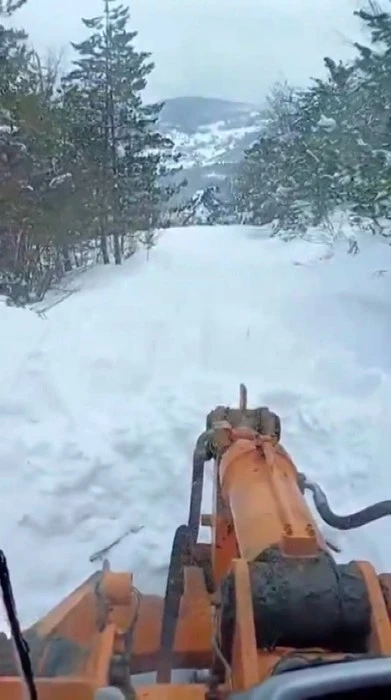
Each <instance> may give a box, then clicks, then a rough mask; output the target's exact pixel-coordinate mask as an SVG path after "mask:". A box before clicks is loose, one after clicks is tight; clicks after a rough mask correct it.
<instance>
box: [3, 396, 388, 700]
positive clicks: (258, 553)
mask: <svg viewBox="0 0 391 700" xmlns="http://www.w3.org/2000/svg"><path fill="white" fill-rule="evenodd" d="M280 433H281V427H280V421H279V418H278V416H276V415H275V414H274V413H272V412H270V411H269V410H268V409H267V408H265V407H261V408H256V409H248V407H247V396H246V390H245V387H244V386H241V395H240V405H239V408H235V409H232V408H228V407H224V406H219V407H217V408H216V409H215V410H214V411H212V412H211V413H210V414H209V415H208V417H207V424H206V431H205V432H204V433H203V434H202V435H201V436H200V438H199V439H198V441H197V444H196V448H195V451H194V457H193V475H192V490H191V499H190V510H189V519H188V523H187V524H186V525H182V526H180V527H179V528H178V529H177V531H176V533H175V537H174V541H173V546H172V554H171V560H170V562H169V570H168V575H167V586H166V591H165V595H164V597H159V596H152V595H142V594H141V593H140V592H139V591H138V590H137V588H136V587H135V586H134V582H133V577H132V575H131V574H129V573H114V572H111V571H110V570H109V566H108V562H107V561H105V562H104V564H103V568H102V570H100V571H96V572H95V573H94V574H92V576H91V577H90V578H89V579H88V580H87V581H85V582H84V583H83V584H82V585H81V586H79V588H77V589H76V590H75V591H73V593H71V594H70V595H69V596H68V597H67V598H66V599H65V600H63V601H61V602H60V603H59V605H58V606H57V607H56V608H55V609H54V610H52V611H51V612H50V613H48V615H47V616H46V617H44V618H43V619H42V620H40V621H38V622H37V623H36V624H35V625H33V626H32V627H31V628H29V629H28V630H26V631H25V632H24V637H25V639H26V641H27V643H28V645H29V654H30V660H31V664H32V668H33V678H30V683H29V684H28V687H29V688H30V690H31V682H32V684H33V687H34V688H35V690H36V691H37V694H38V695H37V697H38V699H39V700H92V698H97V697H98V696H99V697H101V699H102V700H105V698H106V697H107V700H110V698H109V695H110V694H107V693H108V691H107V687H108V686H112V687H114V688H116V689H117V692H120V694H121V697H122V698H123V697H125V698H126V700H129V699H131V698H139V700H141V699H142V700H202V699H204V700H223V699H224V698H227V697H231V695H232V696H233V697H236V693H237V692H239V693H240V691H246V690H248V689H251V688H257V687H258V686H259V689H260V690H262V692H263V689H264V692H265V693H266V694H265V695H262V696H261V695H260V696H259V697H260V700H262V699H263V697H265V698H266V697H267V698H268V699H269V700H273V698H274V695H273V692H274V690H273V689H275V688H276V687H277V689H278V688H279V690H278V693H280V694H277V695H276V696H275V697H278V698H280V700H292V699H293V696H292V697H291V696H289V693H288V695H281V688H280V686H278V684H279V683H280V684H281V683H283V684H286V686H285V685H284V688H285V687H286V688H288V690H289V687H290V686H289V683H290V682H291V681H290V679H291V680H292V681H293V679H295V680H294V682H295V683H296V686H295V687H296V688H297V687H299V688H301V690H300V693H301V694H300V693H299V695H295V696H294V698H300V699H301V698H302V699H303V700H309V698H312V697H315V695H314V690H313V689H314V687H315V686H317V687H318V688H319V687H320V686H321V684H322V683H323V684H324V683H325V682H326V681H325V678H326V680H327V683H328V684H329V686H330V687H332V686H333V684H334V686H335V687H337V686H338V688H340V687H342V686H343V688H348V689H349V688H350V689H352V688H353V686H354V687H358V686H359V685H360V684H362V685H363V686H365V687H367V689H368V692H369V693H370V691H371V688H372V689H373V687H375V686H376V687H377V688H379V687H385V686H386V685H387V683H388V684H389V685H388V686H387V688H388V690H387V692H388V691H389V690H391V659H390V660H389V661H390V667H389V669H388V666H386V667H384V664H383V665H381V664H382V663H383V662H384V657H388V656H391V624H390V618H391V575H390V574H384V575H381V576H378V575H377V573H376V572H375V570H374V568H373V567H372V566H371V564H369V563H368V562H350V563H347V564H337V563H336V562H335V561H334V559H333V557H332V555H331V553H330V552H329V548H328V545H327V543H326V542H325V540H324V538H323V536H322V534H321V532H320V531H319V529H318V527H317V525H316V522H315V521H314V519H313V517H312V513H311V510H310V508H309V506H308V505H307V502H306V500H305V498H304V491H305V489H310V490H311V491H312V492H313V496H314V500H315V504H316V506H317V508H318V510H319V512H320V513H321V514H322V515H323V517H325V518H326V520H328V522H331V523H332V524H335V526H336V527H340V528H342V529H344V528H345V529H346V528H347V527H357V526H358V525H360V524H365V522H369V521H370V520H373V519H375V518H377V517H381V516H382V515H385V514H389V513H390V512H391V508H390V504H389V503H388V502H385V503H383V504H377V505H376V506H372V507H370V508H369V509H365V510H364V511H362V512H360V513H358V514H354V515H352V516H346V517H339V516H335V515H334V514H333V513H332V512H331V511H330V509H329V508H328V504H327V500H326V499H325V496H324V494H323V492H322V491H321V490H320V488H319V487H318V486H317V485H316V484H312V483H311V482H309V481H307V480H306V478H305V477H304V475H303V474H300V473H299V472H298V471H297V469H296V467H295V464H294V463H293V461H292V459H291V458H290V456H289V455H288V454H287V452H286V451H285V449H284V448H283V447H282V445H281V444H280ZM210 461H212V462H213V470H214V479H213V484H214V495H213V508H212V513H211V514H207V515H203V514H201V500H202V491H203V478H204V469H205V465H206V463H207V462H210ZM379 513H380V516H379ZM200 525H203V526H208V527H209V528H210V531H211V537H210V543H209V544H207V543H203V542H200V541H199V537H198V536H199V528H200ZM0 573H1V567H0ZM3 592H4V588H3ZM9 612H10V613H11V615H12V609H11V611H9ZM23 653H24V652H23V650H22V652H21V656H22V659H21V660H22V661H23ZM372 657H383V661H382V660H381V659H379V658H377V659H376V658H375V659H373V658H372ZM363 659H364V661H363ZM371 659H372V661H373V662H374V663H375V662H376V664H377V665H376V668H375V666H374V665H373V664H372V665H370V660H371ZM348 660H349V663H348ZM17 661H18V663H16V662H15V651H14V648H13V646H12V645H11V644H10V642H9V641H8V640H7V639H6V638H5V637H3V638H2V639H1V637H0V694H1V698H2V700H3V698H4V700H17V699H18V700H19V698H20V697H21V695H20V694H21V688H22V683H21V679H20V677H19V673H18V672H19V661H20V654H19V655H18V658H17ZM343 662H344V663H343ZM353 663H354V664H355V665H354V666H352V664H353ZM360 664H361V665H360ZM362 664H364V666H363V665H362ZM365 664H369V666H368V669H369V670H368V669H367V666H365ZM379 664H380V665H379ZM364 667H365V668H364ZM342 668H343V669H344V670H343V673H342V671H341V669H342ZM350 668H352V670H351V671H350ZM175 669H191V670H192V671H193V673H194V672H195V671H199V672H200V671H202V672H203V673H204V678H203V679H200V678H199V677H198V678H197V679H196V678H193V680H190V679H189V681H188V682H187V683H175V682H174V679H173V675H172V672H173V671H174V670H175ZM319 669H320V671H319ZM323 669H327V675H326V676H322V675H321V674H322V672H323ZM346 669H348V670H346ZM388 671H389V674H388V675H387V673H388ZM147 672H156V682H148V683H147V684H144V685H141V684H140V683H139V682H138V675H139V674H142V673H147ZM205 674H206V675H205ZM292 674H293V675H292ZM295 674H296V675H295ZM297 674H299V675H297ZM300 674H301V675H300ZM303 674H304V676H305V677H306V678H307V679H309V680H308V681H306V684H307V686H308V688H309V685H308V684H309V681H310V680H311V679H313V680H311V683H312V686H311V688H310V689H309V690H308V688H307V691H305V689H304V685H305V684H303V683H302V681H301V680H300V679H302V678H303V677H304V676H303ZM316 674H318V675H316ZM338 674H339V675H338ZM349 674H350V675H349ZM371 674H372V675H371ZM376 674H377V676H376V682H374V683H372V680H371V679H372V677H374V675H376ZM27 676H28V672H27ZM341 678H342V680H341ZM338 679H340V680H338ZM368 679H369V680H368ZM153 680H154V679H153ZM27 681H29V679H28V678H27ZM196 681H197V682H196ZM300 683H302V685H300ZM338 683H340V685H338ZM341 683H342V685H341ZM370 683H372V686H371V685H370ZM297 684H298V685H297ZM330 684H331V685H330ZM310 685H311V684H310ZM334 686H333V687H334ZM322 687H323V686H322ZM360 687H361V685H360ZM102 689H104V690H103V691H102ZM102 692H103V695H102ZM256 692H258V690H257V691H256ZM284 692H285V691H284ZM287 692H288V691H287ZM305 692H307V695H305ZM97 693H98V695H97ZM308 693H310V694H308ZM311 693H312V695H311ZM105 694H106V695H105ZM324 694H325V693H324ZM30 695H31V693H30ZM110 697H111V696H110ZM238 697H239V696H238ZM251 697H252V700H253V698H254V700H257V698H255V696H251ZM257 697H258V696H257ZM338 697H339V698H340V697H342V696H341V695H338ZM353 697H354V696H352V695H350V696H349V698H350V700H351V699H352V698H353ZM360 697H362V696H360ZM31 698H33V696H32V695H31ZM33 700H35V699H33Z"/></svg>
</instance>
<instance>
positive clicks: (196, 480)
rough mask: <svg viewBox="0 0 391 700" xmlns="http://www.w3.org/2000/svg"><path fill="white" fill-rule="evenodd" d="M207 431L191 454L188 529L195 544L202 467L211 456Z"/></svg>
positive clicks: (199, 511)
mask: <svg viewBox="0 0 391 700" xmlns="http://www.w3.org/2000/svg"><path fill="white" fill-rule="evenodd" d="M208 437H209V433H208V431H205V432H204V433H201V435H200V436H199V438H198V440H197V442H196V446H195V448H194V452H193V474H192V480H191V495H190V508H189V519H188V527H189V529H190V532H191V536H192V540H193V542H197V539H198V533H199V529H200V519H201V502H202V491H203V485H204V466H205V462H208V461H209V460H210V459H211V458H212V455H211V454H210V452H209V448H208Z"/></svg>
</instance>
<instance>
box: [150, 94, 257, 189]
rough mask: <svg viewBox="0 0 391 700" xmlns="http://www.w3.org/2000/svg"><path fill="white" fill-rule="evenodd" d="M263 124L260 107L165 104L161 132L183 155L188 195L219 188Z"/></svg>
mask: <svg viewBox="0 0 391 700" xmlns="http://www.w3.org/2000/svg"><path fill="white" fill-rule="evenodd" d="M264 123H265V121H264V118H263V117H262V111H261V109H260V108H259V107H256V106H254V105H251V104H246V103H242V102H230V101H227V100H218V99H211V98H202V97H179V98H174V99H170V100H167V101H166V103H165V106H164V108H163V110H162V114H161V122H160V125H161V128H162V129H163V131H164V132H165V133H167V134H168V135H169V136H170V137H171V138H172V139H173V141H174V143H175V145H176V148H177V150H178V151H180V152H181V153H182V156H183V159H182V161H181V163H182V165H183V167H184V169H185V176H186V177H187V178H188V180H189V190H188V191H189V192H191V193H193V192H194V191H196V190H198V189H200V188H202V187H206V186H208V185H211V184H219V185H221V183H222V182H223V181H224V179H225V177H226V176H227V175H229V174H230V173H231V172H232V168H233V166H235V164H236V163H237V162H238V161H239V160H240V159H241V157H242V155H243V152H244V150H245V149H246V148H248V147H249V146H250V145H251V143H252V142H253V141H254V139H255V137H256V136H257V134H259V132H260V130H261V129H262V126H263V124H264Z"/></svg>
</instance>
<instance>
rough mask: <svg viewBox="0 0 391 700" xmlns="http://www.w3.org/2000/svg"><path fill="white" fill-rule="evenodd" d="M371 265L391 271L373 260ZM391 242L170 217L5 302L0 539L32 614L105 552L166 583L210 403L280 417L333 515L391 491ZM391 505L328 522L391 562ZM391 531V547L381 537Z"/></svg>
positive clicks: (360, 549) (23, 611)
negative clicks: (58, 286)
mask: <svg viewBox="0 0 391 700" xmlns="http://www.w3.org/2000/svg"><path fill="white" fill-rule="evenodd" d="M379 269H386V270H387V269H389V270H390V272H389V273H388V274H385V275H376V274H374V273H376V271H377V270H379ZM390 299H391V248H390V247H388V246H386V245H385V244H384V242H382V241H374V240H373V239H370V240H368V242H367V244H366V245H365V246H364V248H363V249H362V252H361V253H360V254H359V255H357V256H351V255H349V256H348V255H346V243H345V244H344V245H342V244H341V246H340V249H337V250H336V251H335V254H334V255H333V257H331V258H330V257H328V256H327V249H326V248H325V246H324V245H321V244H319V243H318V244H316V243H312V244H311V243H308V242H294V243H283V242H281V241H279V240H276V239H265V238H263V237H262V236H260V235H259V232H257V231H256V230H253V229H248V228H238V227H229V228H220V227H216V228H213V229H209V228H195V229H187V230H172V231H170V232H168V233H166V234H165V235H164V236H163V237H162V238H161V240H160V242H159V244H158V247H157V248H156V249H155V250H153V251H152V252H151V255H150V259H149V261H146V258H145V254H140V255H139V256H138V257H136V258H134V259H132V260H130V261H129V262H128V263H127V264H125V265H124V266H123V268H121V269H118V268H116V269H115V268H114V267H113V268H110V269H102V268H99V269H94V270H92V271H90V272H88V273H86V275H84V277H83V287H82V290H81V291H80V292H78V293H77V294H74V295H73V296H71V297H70V298H69V299H68V300H66V301H64V302H63V303H62V304H60V305H58V306H56V307H54V308H53V309H52V310H51V311H50V312H49V313H48V316H47V319H40V318H38V317H37V316H36V315H35V314H32V313H31V312H29V311H22V310H15V309H9V308H7V307H5V305H4V304H1V305H0V334H1V341H2V342H1V347H0V465H1V470H0V487H1V494H2V499H1V512H0V525H1V546H2V547H3V548H4V550H5V552H6V553H7V555H8V560H9V564H10V566H11V574H12V577H13V582H14V587H15V593H16V596H17V600H18V608H19V612H20V616H21V619H22V622H23V623H24V624H28V623H30V622H32V621H33V620H34V619H35V618H36V617H37V616H38V615H41V614H42V613H43V612H45V611H46V610H47V609H48V608H49V607H51V606H52V605H54V604H55V603H56V602H57V601H58V599H59V597H62V596H63V595H64V594H66V593H67V592H69V591H70V589H71V588H73V587H74V586H75V585H77V584H78V583H79V582H80V580H81V579H82V578H83V577H85V576H86V575H88V574H89V573H90V572H91V569H92V565H91V564H90V563H89V556H90V554H91V553H92V552H93V551H94V550H95V549H97V548H100V547H102V546H104V545H105V544H108V543H109V542H110V541H111V540H112V539H114V538H115V537H117V536H118V535H120V534H121V533H122V532H123V531H124V530H126V529H127V528H129V527H130V526H133V525H134V526H135V527H137V526H142V527H143V529H142V530H141V531H140V532H139V533H138V534H135V535H132V536H130V537H128V538H126V540H125V541H124V542H123V543H122V544H121V545H120V546H118V547H117V548H116V549H115V550H113V553H112V556H111V562H112V565H113V566H114V567H121V568H125V569H130V568H131V569H133V570H134V571H135V572H136V584H137V585H139V586H140V587H144V589H145V590H157V589H159V588H160V587H161V586H162V584H163V580H164V576H165V571H166V566H167V561H168V556H169V551H170V547H171V539H172V536H173V533H174V530H175V528H176V526H177V525H178V524H181V523H182V522H184V520H185V518H186V517H187V509H188V499H189V484H190V471H191V455H192V448H193V443H194V441H195V439H196V437H197V435H198V434H199V432H200V431H201V430H203V428H204V420H205V415H206V413H207V412H208V411H209V410H210V409H211V408H213V407H214V406H215V405H216V404H219V403H226V404H227V403H236V401H237V396H238V386H239V383H240V382H241V381H244V382H246V384H247V386H248V391H249V402H250V403H251V405H258V404H264V403H266V404H268V405H269V406H270V407H271V408H272V409H273V410H275V411H277V412H279V413H280V415H281V418H282V426H283V442H284V444H285V446H286V447H287V449H288V450H289V451H290V452H291V454H292V456H293V458H294V460H295V461H296V463H297V464H298V466H299V468H300V469H301V470H302V471H305V472H306V473H307V474H308V475H309V476H310V477H313V478H316V479H317V480H318V481H319V482H320V484H321V485H322V486H323V487H324V488H325V489H326V491H327V493H328V495H329V497H330V501H331V504H332V506H333V508H334V509H335V510H337V511H339V512H347V511H349V510H350V509H352V508H354V507H357V506H363V505H366V504H368V503H369V502H372V501H373V500H375V499H378V498H386V497H391V458H390V454H389V448H390V426H391V353H390V347H391V323H390V319H391V302H390ZM388 530H389V523H387V522H386V521H383V522H380V523H377V524H374V525H371V526H368V527H366V528H364V529H362V530H360V531H357V532H352V533H348V534H343V535H340V534H338V535H337V539H338V541H339V542H340V544H342V546H343V549H344V552H343V558H345V557H347V558H350V557H360V558H364V557H371V558H372V559H373V561H374V563H375V564H376V565H377V566H378V567H379V568H381V569H384V568H385V567H388V568H389V569H390V570H391V554H390V553H389V547H388V536H387V535H388ZM383 545H387V546H385V547H384V549H383Z"/></svg>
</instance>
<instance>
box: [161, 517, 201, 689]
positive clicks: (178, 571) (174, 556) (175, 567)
mask: <svg viewBox="0 0 391 700" xmlns="http://www.w3.org/2000/svg"><path fill="white" fill-rule="evenodd" d="M191 545H192V539H191V533H190V529H189V527H188V526H187V525H180V527H178V528H177V530H176V532H175V536H174V540H173V543H172V548H171V557H170V565H169V568H168V574H167V583H166V593H165V596H164V605H163V618H162V627H161V631H160V649H159V655H158V662H157V676H156V681H157V683H170V682H171V671H172V667H173V654H174V642H175V633H176V629H177V624H178V617H179V607H180V603H181V598H182V596H183V593H184V585H185V582H184V568H185V566H186V565H188V564H189V562H190V559H191Z"/></svg>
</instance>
